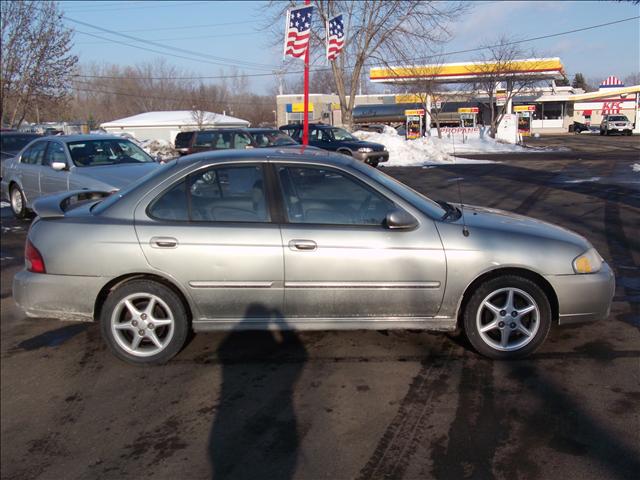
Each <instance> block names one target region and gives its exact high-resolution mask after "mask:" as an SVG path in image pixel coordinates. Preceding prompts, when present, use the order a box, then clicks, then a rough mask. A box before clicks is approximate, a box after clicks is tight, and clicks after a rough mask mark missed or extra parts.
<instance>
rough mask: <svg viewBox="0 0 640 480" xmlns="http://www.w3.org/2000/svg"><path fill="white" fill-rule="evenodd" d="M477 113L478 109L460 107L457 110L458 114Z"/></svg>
mask: <svg viewBox="0 0 640 480" xmlns="http://www.w3.org/2000/svg"><path fill="white" fill-rule="evenodd" d="M479 111H480V109H479V108H478V107H461V108H459V109H458V113H478V112H479Z"/></svg>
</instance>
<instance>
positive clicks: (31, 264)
mask: <svg viewBox="0 0 640 480" xmlns="http://www.w3.org/2000/svg"><path fill="white" fill-rule="evenodd" d="M24 260H25V262H26V264H27V270H29V271H30V272H33V273H47V270H46V269H45V268H44V260H43V259H42V255H40V252H39V251H38V249H37V248H36V247H34V246H33V243H31V240H29V239H27V244H26V245H25V247H24Z"/></svg>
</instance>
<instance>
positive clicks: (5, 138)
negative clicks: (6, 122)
mask: <svg viewBox="0 0 640 480" xmlns="http://www.w3.org/2000/svg"><path fill="white" fill-rule="evenodd" d="M39 136H40V135H36V134H24V135H2V148H1V150H2V153H18V152H19V151H20V150H22V149H23V148H24V146H25V145H26V144H27V143H29V142H30V141H31V140H33V139H35V138H38V137H39Z"/></svg>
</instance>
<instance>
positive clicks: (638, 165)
mask: <svg viewBox="0 0 640 480" xmlns="http://www.w3.org/2000/svg"><path fill="white" fill-rule="evenodd" d="M631 168H633V171H634V172H638V173H640V163H634V164H633V165H632V166H631Z"/></svg>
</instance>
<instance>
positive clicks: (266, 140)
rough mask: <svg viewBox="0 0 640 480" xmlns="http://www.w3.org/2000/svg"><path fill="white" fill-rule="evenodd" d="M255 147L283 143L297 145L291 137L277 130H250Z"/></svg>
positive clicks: (273, 145) (276, 145)
mask: <svg viewBox="0 0 640 480" xmlns="http://www.w3.org/2000/svg"><path fill="white" fill-rule="evenodd" d="M251 136H252V137H253V141H254V143H255V146H256V147H280V146H283V145H297V144H298V142H296V141H295V140H294V139H293V138H291V137H290V136H289V135H287V134H285V133H282V132H281V131H279V130H270V131H266V132H251Z"/></svg>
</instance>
